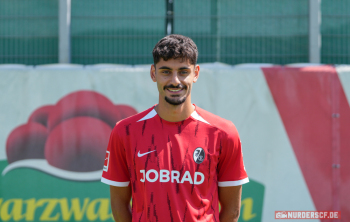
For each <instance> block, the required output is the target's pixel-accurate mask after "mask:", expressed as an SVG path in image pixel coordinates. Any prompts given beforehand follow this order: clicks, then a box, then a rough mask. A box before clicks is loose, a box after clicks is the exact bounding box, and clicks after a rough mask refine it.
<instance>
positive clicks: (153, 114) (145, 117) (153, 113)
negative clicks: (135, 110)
mask: <svg viewBox="0 0 350 222" xmlns="http://www.w3.org/2000/svg"><path fill="white" fill-rule="evenodd" d="M156 115H157V112H156V111H155V110H154V109H152V111H151V112H149V113H148V114H147V115H146V116H144V117H142V119H140V120H138V121H137V122H141V121H144V120H147V119H151V118H153V117H155V116H156Z"/></svg>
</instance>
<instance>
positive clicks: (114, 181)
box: [101, 35, 249, 222]
mask: <svg viewBox="0 0 350 222" xmlns="http://www.w3.org/2000/svg"><path fill="white" fill-rule="evenodd" d="M197 56H198V51H197V46H196V45H195V43H194V42H193V41H192V40H191V39H190V38H188V37H185V36H181V35H169V36H167V37H164V38H163V39H161V40H160V41H159V42H158V43H157V44H156V46H155V47H154V49H153V59H154V64H153V65H152V66H151V71H150V74H151V78H152V80H153V81H154V82H156V83H157V87H158V91H159V103H158V105H156V106H154V107H152V108H150V109H147V110H145V111H143V112H141V113H139V114H136V115H134V116H132V117H129V118H127V119H124V120H122V121H120V122H118V123H117V124H116V126H115V127H114V129H113V131H112V134H111V137H110V140H109V145H108V148H107V155H106V162H105V163H106V164H105V166H104V169H103V175H102V179H101V181H102V182H104V183H106V184H109V185H110V193H111V205H112V211H113V216H114V218H115V220H116V221H122V222H124V221H159V222H168V221H169V222H175V221H221V222H225V221H237V220H238V217H239V210H240V203H241V189H242V188H241V185H242V184H244V183H247V182H248V181H249V180H248V177H247V173H246V171H245V168H244V165H243V155H242V151H241V141H240V139H239V136H238V132H237V130H236V128H235V126H234V125H233V124H232V122H230V121H228V120H225V119H222V118H220V117H218V116H216V115H213V114H211V113H209V112H207V111H205V110H203V109H201V108H199V107H196V106H195V105H194V104H192V103H191V89H192V85H193V83H195V82H196V81H197V80H198V76H199V69H200V68H199V66H198V65H196V63H197ZM131 197H132V201H133V202H132V209H130V205H129V203H130V198H131ZM219 202H220V204H221V212H220V213H219Z"/></svg>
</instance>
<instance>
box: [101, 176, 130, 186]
mask: <svg viewBox="0 0 350 222" xmlns="http://www.w3.org/2000/svg"><path fill="white" fill-rule="evenodd" d="M101 182H102V183H105V184H108V185H112V186H115V187H127V186H129V183H130V181H127V182H116V181H113V180H107V179H106V178H103V177H101Z"/></svg>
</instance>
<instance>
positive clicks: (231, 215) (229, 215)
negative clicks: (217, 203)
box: [220, 208, 240, 222]
mask: <svg viewBox="0 0 350 222" xmlns="http://www.w3.org/2000/svg"><path fill="white" fill-rule="evenodd" d="M239 215H240V211H239V209H223V208H221V212H220V221H225V222H226V221H227V222H228V221H230V222H237V221H238V218H239Z"/></svg>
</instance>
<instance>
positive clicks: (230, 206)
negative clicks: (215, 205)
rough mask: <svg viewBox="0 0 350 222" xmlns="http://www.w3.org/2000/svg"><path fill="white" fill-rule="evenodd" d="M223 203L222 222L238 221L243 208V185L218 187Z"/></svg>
mask: <svg viewBox="0 0 350 222" xmlns="http://www.w3.org/2000/svg"><path fill="white" fill-rule="evenodd" d="M218 189H219V202H220V205H221V211H220V222H237V221H238V218H239V211H240V209H241V194H242V185H239V186H229V187H218Z"/></svg>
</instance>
